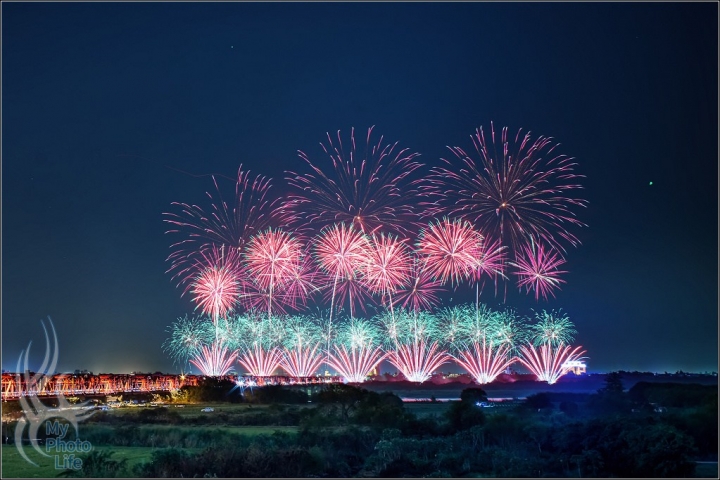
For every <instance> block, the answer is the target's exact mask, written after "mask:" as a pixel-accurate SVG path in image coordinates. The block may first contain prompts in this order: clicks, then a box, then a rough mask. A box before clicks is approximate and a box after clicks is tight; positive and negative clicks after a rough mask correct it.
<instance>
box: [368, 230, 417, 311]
mask: <svg viewBox="0 0 720 480" xmlns="http://www.w3.org/2000/svg"><path fill="white" fill-rule="evenodd" d="M410 268H411V263H410V255H409V253H408V250H407V247H406V246H405V243H404V242H401V241H400V240H398V239H397V238H393V237H392V236H391V235H387V236H386V235H385V234H380V235H373V237H372V240H371V242H370V248H369V249H368V252H367V257H366V258H365V261H364V262H363V263H362V273H363V283H365V285H367V286H368V288H369V289H370V291H372V292H375V293H377V294H380V295H381V296H388V297H389V299H390V304H391V305H392V294H393V293H394V292H395V291H396V290H397V289H398V288H399V287H400V286H401V285H403V284H404V283H406V282H407V281H408V278H409V275H410Z"/></svg>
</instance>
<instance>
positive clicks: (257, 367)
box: [238, 343, 282, 377]
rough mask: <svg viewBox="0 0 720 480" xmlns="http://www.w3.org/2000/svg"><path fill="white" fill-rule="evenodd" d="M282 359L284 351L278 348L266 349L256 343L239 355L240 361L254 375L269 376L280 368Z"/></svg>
mask: <svg viewBox="0 0 720 480" xmlns="http://www.w3.org/2000/svg"><path fill="white" fill-rule="evenodd" d="M281 359H282V353H281V351H280V350H279V349H278V348H276V347H272V348H269V349H266V348H263V347H262V346H261V345H259V344H258V343H255V344H254V345H253V346H252V347H250V348H246V349H244V351H243V352H242V353H241V355H240V356H239V357H238V362H239V363H240V365H242V366H243V367H245V369H246V370H247V372H248V374H250V375H252V376H254V377H269V376H271V375H273V374H274V373H275V370H277V369H278V367H279V366H280V361H281Z"/></svg>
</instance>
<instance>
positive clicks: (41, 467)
mask: <svg viewBox="0 0 720 480" xmlns="http://www.w3.org/2000/svg"><path fill="white" fill-rule="evenodd" d="M24 450H25V454H26V455H27V456H28V457H29V458H30V459H31V460H32V461H34V462H35V463H36V464H37V465H38V466H37V467H36V466H35V465H32V464H30V463H28V462H26V461H25V459H24V458H22V457H21V456H20V452H18V450H17V449H16V448H15V446H14V445H3V446H2V477H3V478H52V477H57V476H58V475H59V474H60V473H62V472H63V470H62V469H60V470H58V469H56V468H55V454H53V455H51V456H50V457H49V458H47V457H43V456H42V455H40V454H39V453H37V452H36V451H35V450H34V449H33V448H32V447H30V446H25V449H24ZM94 450H98V451H102V450H111V451H112V452H113V456H112V458H113V459H114V460H122V459H127V465H128V467H129V468H132V466H134V465H136V464H138V463H140V462H145V461H148V460H150V455H151V453H152V451H153V449H152V448H150V447H94ZM60 461H61V462H62V455H60Z"/></svg>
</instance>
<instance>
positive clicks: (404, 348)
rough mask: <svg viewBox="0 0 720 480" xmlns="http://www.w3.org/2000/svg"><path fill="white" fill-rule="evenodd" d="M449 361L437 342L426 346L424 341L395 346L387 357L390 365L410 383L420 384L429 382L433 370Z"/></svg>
mask: <svg viewBox="0 0 720 480" xmlns="http://www.w3.org/2000/svg"><path fill="white" fill-rule="evenodd" d="M448 360H449V356H448V354H447V352H446V351H445V350H442V349H440V348H439V345H438V342H433V343H432V344H430V345H428V344H427V342H426V341H425V340H418V341H414V342H411V343H406V344H402V345H397V347H396V348H395V350H393V351H391V352H390V353H389V355H388V361H389V362H390V363H392V364H393V365H394V366H395V367H396V368H397V369H398V370H400V372H401V373H402V374H403V375H405V378H407V379H408V380H409V381H411V382H419V383H422V382H424V381H426V380H429V379H430V378H431V377H432V374H433V372H434V371H435V370H437V369H438V367H440V366H441V365H443V364H444V363H446V362H447V361H448Z"/></svg>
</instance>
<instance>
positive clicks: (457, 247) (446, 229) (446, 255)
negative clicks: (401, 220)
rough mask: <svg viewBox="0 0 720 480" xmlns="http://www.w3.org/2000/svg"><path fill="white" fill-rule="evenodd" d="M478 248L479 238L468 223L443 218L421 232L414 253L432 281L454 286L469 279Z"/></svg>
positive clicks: (480, 238)
mask: <svg viewBox="0 0 720 480" xmlns="http://www.w3.org/2000/svg"><path fill="white" fill-rule="evenodd" d="M481 247H482V236H481V235H480V234H479V233H478V232H477V231H475V230H473V228H472V226H471V225H470V224H469V223H468V222H466V221H463V220H452V221H451V220H449V219H447V218H444V219H442V220H440V221H437V222H436V223H431V224H430V226H429V227H428V228H427V229H424V230H423V231H422V233H421V235H420V240H419V242H418V254H419V255H420V257H421V258H422V259H423V261H424V262H425V265H426V268H427V269H428V272H429V273H430V274H431V275H432V276H433V278H435V279H439V281H440V283H442V284H445V283H447V282H448V280H449V281H450V282H452V283H453V284H455V283H460V281H461V280H464V279H467V278H469V277H470V275H471V274H472V272H473V271H474V269H475V268H476V265H477V260H476V259H477V258H478V255H479V252H480V249H481Z"/></svg>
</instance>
